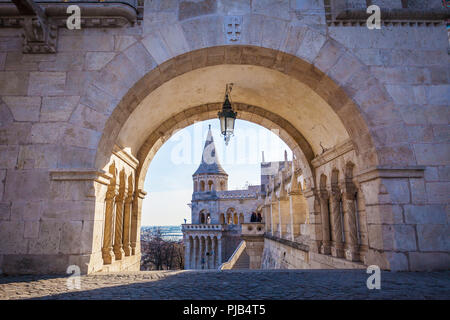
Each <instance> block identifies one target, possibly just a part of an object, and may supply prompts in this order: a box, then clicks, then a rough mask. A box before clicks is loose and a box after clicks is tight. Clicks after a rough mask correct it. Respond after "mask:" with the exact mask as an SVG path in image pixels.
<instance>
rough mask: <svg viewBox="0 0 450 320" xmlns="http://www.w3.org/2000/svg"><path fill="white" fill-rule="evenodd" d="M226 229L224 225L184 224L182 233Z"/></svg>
mask: <svg viewBox="0 0 450 320" xmlns="http://www.w3.org/2000/svg"><path fill="white" fill-rule="evenodd" d="M225 228H226V226H225V225H223V224H206V223H202V224H182V225H181V230H182V231H224V230H225Z"/></svg>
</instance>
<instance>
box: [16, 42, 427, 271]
mask: <svg viewBox="0 0 450 320" xmlns="http://www.w3.org/2000/svg"><path fill="white" fill-rule="evenodd" d="M132 48H133V50H134V56H135V57H140V55H141V54H144V55H145V54H148V53H144V52H145V50H146V49H145V48H144V47H143V46H142V44H141V43H136V44H135V45H133V47H132ZM129 50H131V48H130V49H129ZM144 60H145V59H144ZM220 70H222V71H223V70H231V71H230V72H231V74H229V75H228V76H234V78H236V77H242V78H241V80H242V82H241V83H245V76H247V77H248V76H251V75H254V76H255V79H258V80H259V81H261V80H262V79H266V78H265V76H266V75H268V76H269V78H271V77H274V78H273V79H276V81H275V82H276V83H286V84H287V85H286V88H287V89H286V90H285V91H284V98H286V99H289V97H292V96H295V95H296V92H297V91H296V88H298V89H299V90H298V92H301V93H302V94H304V96H307V97H309V99H310V100H307V99H303V97H301V96H299V97H298V98H299V99H298V101H294V103H290V104H289V103H281V104H278V102H285V101H282V98H280V97H275V98H278V100H277V99H275V98H273V97H270V95H269V93H270V90H266V89H267V88H264V86H261V84H260V83H258V82H256V84H255V86H254V87H252V88H245V90H242V91H241V92H239V91H238V94H237V97H238V98H237V101H235V102H237V105H238V107H239V108H242V112H241V114H242V115H243V118H245V117H248V118H247V119H249V120H250V121H254V122H256V123H260V124H262V125H265V126H271V125H273V124H275V125H277V126H278V127H280V128H281V129H283V130H284V132H285V136H284V138H285V141H287V142H289V143H290V144H291V145H293V146H294V147H293V150H294V151H295V152H296V153H297V154H298V159H299V160H301V161H300V165H303V168H304V171H308V170H309V171H310V172H311V174H310V177H309V179H308V183H307V190H308V192H309V191H310V192H311V193H310V198H314V197H315V196H316V195H315V192H316V191H315V189H316V181H315V180H316V178H315V177H314V176H315V174H314V170H313V169H312V168H311V164H312V165H314V163H313V160H314V158H317V156H318V155H321V153H324V152H325V151H326V150H325V149H324V147H323V145H322V144H321V143H322V142H325V143H327V142H331V143H330V144H329V145H327V146H326V147H327V149H329V150H330V149H331V151H333V149H334V148H335V147H336V146H338V145H339V146H340V145H342V144H344V147H345V148H350V149H352V150H354V154H355V158H354V159H353V160H354V162H355V163H356V164H357V166H358V174H363V173H364V170H368V171H367V172H368V174H369V176H370V177H369V178H367V177H365V178H367V180H364V181H361V184H362V183H363V182H368V183H366V186H361V188H362V189H363V190H364V188H366V189H367V192H366V194H367V195H371V196H372V192H373V191H372V190H379V189H380V188H383V187H385V186H384V185H383V182H382V180H381V178H380V172H379V169H377V167H376V166H380V165H396V164H399V163H402V164H403V163H404V158H402V157H395V156H394V157H392V156H391V154H392V148H390V147H388V146H387V145H386V143H385V141H382V140H380V139H379V138H377V139H374V132H377V130H379V129H378V126H380V125H386V124H389V123H390V121H391V120H392V117H391V116H392V115H396V114H397V111H396V110H395V109H394V105H393V103H392V99H391V98H390V96H389V95H388V93H387V91H386V90H385V89H384V87H383V86H382V85H380V84H379V83H378V80H376V79H375V78H373V77H372V76H371V75H370V73H369V72H368V69H367V67H366V66H364V64H362V63H361V62H360V61H359V60H358V59H357V58H355V57H354V56H353V55H351V54H350V53H348V52H347V50H345V48H344V47H343V46H342V45H341V44H339V43H338V42H336V41H335V40H332V39H327V40H326V41H325V42H324V44H323V46H322V47H321V49H320V50H318V51H317V52H316V54H315V56H314V58H311V59H306V60H304V59H300V58H299V57H296V56H294V55H291V54H289V53H286V52H282V51H278V50H274V49H269V48H262V47H255V46H248V45H237V46H218V47H209V48H204V49H199V50H194V51H189V52H186V53H183V54H181V55H179V56H176V57H174V58H172V59H170V60H167V61H165V62H163V63H161V64H159V65H158V66H157V65H155V64H152V63H150V64H144V65H143V66H142V69H139V68H138V69H137V65H136V62H131V61H130V59H129V58H127V56H126V55H125V54H122V53H121V54H118V55H117V56H116V57H115V58H114V59H113V60H112V61H111V62H110V63H109V64H107V65H106V66H105V67H104V68H103V69H102V70H100V71H99V72H98V74H97V76H95V77H94V78H93V79H92V81H91V82H90V84H88V85H86V91H85V92H84V96H83V97H82V98H81V99H80V102H81V103H83V104H85V105H86V106H87V107H89V108H91V109H93V110H98V111H100V110H102V112H103V113H105V114H107V115H108V117H107V120H106V121H105V123H104V127H103V130H102V132H101V136H100V135H95V136H93V137H90V138H89V139H90V140H89V143H90V145H92V146H95V147H94V148H95V160H93V161H92V162H89V161H91V159H88V160H86V162H85V163H84V168H74V167H71V168H61V169H58V170H54V171H52V172H51V179H52V182H51V189H52V190H55V191H54V195H53V196H54V197H68V198H70V199H72V198H73V196H72V195H71V194H68V195H67V194H64V190H69V189H70V190H74V189H77V188H78V189H80V193H83V194H84V196H82V197H79V198H77V197H75V199H74V200H75V201H78V199H81V198H83V197H85V198H86V199H89V202H88V204H89V205H87V206H86V208H85V209H84V210H85V212H87V214H88V215H89V212H91V213H92V212H93V216H91V217H90V218H91V219H92V220H91V221H90V222H89V227H85V226H84V225H83V229H82V231H81V233H79V235H78V236H79V237H81V238H83V239H87V240H85V241H86V244H85V247H84V248H83V252H82V254H80V253H72V252H71V251H70V250H69V251H70V252H71V253H67V254H65V256H64V257H63V258H62V259H61V266H63V265H64V266H66V265H67V261H72V262H73V263H77V264H79V265H83V272H92V271H95V270H98V269H99V268H102V266H103V262H102V257H101V254H100V247H101V245H100V244H101V241H102V240H101V239H102V235H101V234H102V229H103V220H102V219H103V218H102V216H103V214H104V207H105V205H104V201H105V195H106V190H107V188H108V186H110V181H111V176H110V175H109V174H108V173H107V168H108V166H109V165H110V163H111V157H112V156H114V157H116V158H117V157H118V158H120V159H122V160H123V161H124V163H126V164H127V166H128V167H129V168H128V169H129V170H131V171H135V174H134V176H135V177H136V178H135V181H136V185H135V186H134V187H135V188H134V190H135V194H134V199H133V201H134V202H133V203H134V205H133V218H132V222H131V224H132V225H133V226H134V231H133V230H132V231H131V236H132V238H134V241H135V243H136V242H137V243H138V240H139V235H138V232H137V228H138V227H139V225H140V221H139V215H140V211H141V200H142V198H143V196H144V195H145V192H144V191H143V190H142V188H140V186H141V185H142V181H143V177H144V176H145V172H146V169H147V167H148V163H149V162H150V161H151V158H152V156H153V154H154V152H156V150H157V149H158V148H159V146H160V145H161V144H162V143H163V142H164V139H165V138H166V137H168V135H170V132H171V130H172V129H173V128H177V127H178V128H182V127H185V126H186V125H187V124H188V123H189V121H195V120H198V119H199V117H200V118H202V117H203V119H207V118H212V117H215V115H216V112H217V107H218V105H217V104H218V103H219V101H220V100H221V92H220V91H217V88H218V87H220V88H221V87H223V84H224V83H225V82H226V80H225V79H222V82H223V84H222V85H220V86H217V84H218V82H213V84H215V85H216V87H213V88H212V89H214V90H212V91H211V94H209V95H206V96H205V97H206V100H201V99H200V100H199V99H197V100H196V95H195V94H192V93H193V92H192V91H188V92H187V93H182V94H181V97H185V98H186V100H185V101H178V102H179V103H175V104H167V105H165V106H164V107H165V108H167V110H169V111H168V112H161V113H160V114H159V116H157V117H151V118H148V117H147V118H146V117H140V115H142V114H140V113H139V112H140V111H139V110H141V112H142V110H144V111H145V110H152V104H151V99H152V98H154V97H155V96H157V95H158V94H159V95H160V96H159V98H161V99H164V97H165V98H167V97H168V96H169V95H170V93H171V94H173V93H174V92H175V91H173V88H174V87H176V86H177V82H178V81H179V80H180V79H181V81H183V79H185V78H187V79H189V76H191V75H193V74H196V75H199V74H201V73H209V75H211V74H212V75H213V74H217V75H219V74H221V73H220V72H218V71H220ZM199 78H201V77H199ZM232 78H233V77H232ZM205 79H208V77H206V78H205ZM205 79H203V81H204V82H203V84H205V85H206V84H207V82H205ZM231 80H233V79H231ZM184 81H186V80H184ZM185 83H188V82H185ZM190 83H191V85H194V84H195V82H192V81H191V82H190ZM258 85H259V86H258ZM178 88H180V87H178ZM237 88H239V86H237ZM280 88H281V87H280ZM171 90H172V91H171ZM220 90H222V89H220ZM181 91H182V90H181ZM168 93H169V95H168ZM246 93H249V94H246ZM262 93H264V94H262ZM152 95H153V96H152ZM188 98H192V99H191V100H189V99H188ZM197 98H198V95H197ZM269 98H270V99H269ZM240 99H242V100H240ZM148 100H150V103H148ZM173 102H176V101H171V103H173ZM297 102H298V103H299V104H297V105H296V104H295V103H297ZM302 103H303V104H302ZM271 104H272V107H270V105H271ZM273 104H275V105H276V107H277V108H276V109H275V107H274V106H273ZM300 107H302V108H303V109H301V110H303V111H308V108H309V110H316V111H317V110H318V114H319V115H320V116H318V117H314V116H313V113H309V114H308V113H305V114H304V119H301V117H298V116H297V117H294V116H293V115H295V113H296V112H298V110H300V109H298V108H300ZM205 108H206V110H205ZM274 109H275V110H274ZM175 111H176V112H175ZM135 118H139V119H140V121H145V120H150V121H151V122H147V124H148V123H151V125H152V128H150V129H148V130H143V131H139V132H138V134H136V133H134V134H135V136H136V137H137V138H136V139H126V138H130V135H127V134H126V133H127V132H128V133H129V132H130V131H129V130H128V131H127V130H126V128H132V127H133V125H134V124H137V123H139V122H136V121H135ZM394 118H395V117H394ZM324 119H326V121H324ZM308 121H310V122H311V123H312V124H313V127H314V125H317V126H320V125H322V126H323V127H324V129H323V130H322V132H320V131H314V129H313V128H307V127H306V126H302V123H303V124H306V123H307V122H308ZM324 124H325V125H324ZM327 126H329V127H330V128H331V129H330V130H329V131H327V130H326V129H327V128H326V127H327ZM141 127H142V126H141ZM124 128H125V129H124ZM144 128H146V127H145V126H144ZM383 130H386V127H383ZM65 134H66V135H70V134H71V133H70V132H68V131H67V132H65ZM124 137H125V140H124ZM322 138H323V140H324V141H322V140H321V139H322ZM121 139H122V140H121ZM124 141H125V144H124V143H121V142H124ZM289 143H288V144H289ZM128 144H130V145H132V147H131V148H130V147H129V146H128ZM121 148H124V149H121ZM321 148H322V150H321ZM127 149H128V150H127ZM331 151H330V152H331ZM347 151H348V150H347ZM333 152H334V151H333ZM338 153H339V152H338ZM339 155H341V154H338V156H339ZM327 161H328V160H327V156H323V157H319V160H317V161H316V163H318V164H317V165H319V166H320V165H323V164H324V163H326V162H327ZM374 170H375V171H374ZM408 170H409V169H408ZM408 170H406V172H401V173H398V172H395V174H394V175H393V176H392V175H390V176H389V178H395V177H401V178H407V179H409V178H410V177H412V178H415V177H421V175H420V173H417V170H415V169H412V170H409V171H408ZM419 171H420V170H419ZM369 184H370V186H369V187H368V185H369ZM389 187H390V188H391V189H390V190H387V192H388V193H389V192H393V189H392V188H394V189H395V186H394V185H389ZM369 189H371V190H369ZM72 192H73V191H72ZM83 199H84V198H83ZM368 200H369V201H366V203H368V204H370V205H372V215H373V217H376V216H377V215H380V214H382V209H381V208H382V207H381V206H379V205H380V203H379V199H378V197H377V196H375V197H371V198H369V199H368ZM312 201H313V202H314V201H315V200H314V199H313V200H312ZM76 205H78V204H77V203H74V206H76ZM309 207H310V214H313V215H315V214H316V213H315V212H314V210H315V209H313V208H315V206H314V205H310V206H309ZM313 224H314V225H313V229H315V230H317V232H316V235H317V238H315V239H314V240H313V241H316V242H317V243H316V244H315V248H316V249H317V248H318V244H319V242H320V241H321V239H320V232H319V231H318V230H319V229H320V227H319V226H320V223H318V222H317V221H315V223H314V222H313ZM67 232H68V233H70V232H72V231H70V230H67ZM399 232H400V233H401V230H400V231H399ZM389 233H390V234H389V235H388V234H386V231H384V230H382V227H381V229H377V230H375V231H374V235H375V237H376V238H379V237H385V236H387V237H390V236H391V234H392V233H394V234H395V230H394V231H393V232H391V231H389ZM385 234H386V235H385ZM74 245H75V244H71V245H69V246H74ZM383 249H384V246H383V245H382V246H381V247H377V248H376V250H374V251H373V254H374V257H373V258H370V259H369V260H368V263H369V262H370V261H377V262H378V261H379V264H380V265H382V266H384V267H385V268H390V267H391V264H390V263H391V260H392V259H394V260H395V259H396V255H395V254H393V253H392V252H387V253H385V252H384V250H383ZM138 254H139V250H137V251H136V255H138ZM18 259H19V261H21V260H20V259H21V258H20V257H18ZM38 260H39V259H38ZM18 263H19V264H20V263H21V262H18ZM394 263H397V262H395V261H394ZM397 264H398V263H397ZM30 265H33V266H35V265H36V264H34V263H33V262H31V263H30ZM400 265H401V266H400V267H398V268H399V269H402V268H404V264H403V262H400ZM11 266H12V267H11V268H12V269H14V268H19V267H17V264H14V263H12V264H11ZM32 268H34V267H32ZM54 268H55V269H52V270H63V268H62V267H59V266H55V267H54ZM119 268H121V267H120V266H119ZM406 268H407V267H406ZM47 272H48V271H47Z"/></svg>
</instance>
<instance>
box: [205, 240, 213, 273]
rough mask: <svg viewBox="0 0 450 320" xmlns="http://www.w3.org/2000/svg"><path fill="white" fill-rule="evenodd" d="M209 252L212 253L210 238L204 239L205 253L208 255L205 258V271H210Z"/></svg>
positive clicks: (210, 256)
mask: <svg viewBox="0 0 450 320" xmlns="http://www.w3.org/2000/svg"><path fill="white" fill-rule="evenodd" d="M211 251H212V242H211V236H208V237H206V252H207V253H208V255H207V256H206V268H207V269H212V266H213V265H212V261H211V258H212V255H211Z"/></svg>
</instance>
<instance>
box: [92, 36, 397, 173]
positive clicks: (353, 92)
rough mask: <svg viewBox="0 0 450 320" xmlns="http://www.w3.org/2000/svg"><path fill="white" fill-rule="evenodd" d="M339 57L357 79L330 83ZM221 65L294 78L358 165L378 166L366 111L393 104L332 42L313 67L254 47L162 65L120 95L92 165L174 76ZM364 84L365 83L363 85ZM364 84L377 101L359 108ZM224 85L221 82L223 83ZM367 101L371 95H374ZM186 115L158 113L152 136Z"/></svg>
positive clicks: (203, 52)
mask: <svg viewBox="0 0 450 320" xmlns="http://www.w3.org/2000/svg"><path fill="white" fill-rule="evenodd" d="M342 55H346V56H347V57H346V58H347V59H339V61H342V62H341V63H342V64H344V63H345V64H347V63H348V61H349V60H350V61H352V65H354V66H360V70H358V74H357V75H356V74H355V76H354V77H350V78H349V77H348V76H347V77H336V78H335V79H334V80H333V79H332V78H331V76H332V75H333V72H332V70H328V68H330V67H331V65H334V67H333V70H335V69H340V68H345V67H346V66H344V65H342V66H339V61H337V62H336V60H337V58H336V57H337V56H339V57H340V56H342ZM116 60H117V61H116ZM120 62H121V61H120V59H115V60H113V61H112V62H111V63H110V65H109V66H107V67H106V68H105V70H104V71H103V72H102V74H103V77H104V78H108V76H107V74H109V73H111V71H109V70H116V69H117V68H119V67H118V66H113V65H112V64H114V63H120ZM224 65H227V66H230V65H243V66H254V67H255V68H262V69H265V70H270V72H271V73H278V74H280V75H282V76H281V77H283V76H284V77H287V78H288V79H295V80H296V82H297V84H298V85H299V86H301V87H303V88H304V89H306V90H309V92H310V93H312V94H314V95H315V96H316V97H319V98H320V99H321V100H322V101H323V103H324V104H326V105H327V106H328V107H329V108H330V109H331V110H332V111H333V113H335V115H336V118H335V119H338V120H339V121H338V122H340V123H342V126H343V128H345V131H346V133H347V134H348V136H349V137H350V139H351V140H352V141H353V143H354V146H355V149H356V150H357V153H358V156H359V158H360V160H361V163H362V164H364V166H365V167H371V166H374V165H377V164H379V157H377V152H376V150H377V147H379V148H381V147H382V146H381V145H378V146H377V144H376V140H375V141H374V140H373V138H372V135H371V133H370V130H369V128H370V125H371V124H373V123H372V122H371V121H370V119H368V118H369V116H368V115H367V114H366V112H365V111H364V108H367V104H368V103H371V105H372V106H373V105H375V104H378V105H379V104H382V103H383V102H389V101H390V100H391V99H390V97H389V96H388V94H387V92H386V91H385V90H384V89H383V90H382V89H380V90H377V89H379V86H377V82H378V81H377V80H375V79H373V78H372V77H371V75H370V73H369V72H368V70H367V69H365V68H364V66H363V65H362V64H361V63H360V62H359V61H358V60H357V59H356V58H355V57H352V56H351V55H350V54H349V53H347V52H345V50H344V48H343V47H342V46H340V45H339V44H338V43H337V42H336V41H334V40H328V42H327V43H326V44H325V45H324V46H323V47H322V50H321V52H320V53H319V56H318V57H317V58H316V60H315V64H314V65H313V64H311V63H308V62H306V61H304V60H302V59H300V58H298V57H295V56H293V55H290V54H287V53H283V52H280V51H277V50H273V49H268V48H261V47H253V46H221V47H212V48H205V49H200V50H195V51H191V52H188V53H185V54H182V55H180V56H177V57H175V58H173V59H171V60H169V61H166V62H164V63H162V64H161V65H159V66H158V67H156V68H154V69H153V70H152V71H150V72H148V73H147V74H145V76H144V77H142V78H141V79H139V80H138V81H137V82H135V83H134V85H133V86H132V87H131V88H130V90H128V91H127V92H126V93H125V94H124V95H123V97H122V99H121V100H120V102H119V103H118V104H117V106H116V107H115V108H114V110H113V111H112V114H111V116H110V117H109V118H108V120H107V122H106V125H105V129H104V130H103V132H102V137H101V139H100V141H99V144H98V145H99V147H98V152H97V155H96V160H95V166H96V167H97V168H99V169H103V168H104V167H105V165H106V164H107V163H108V161H109V156H110V154H111V152H112V150H113V147H114V144H115V143H116V142H117V140H118V139H117V138H118V137H119V134H120V132H121V130H122V128H123V127H124V126H125V125H126V122H127V121H129V119H130V117H132V114H133V112H134V111H135V110H136V108H138V106H140V105H142V103H143V101H144V100H145V99H151V97H150V96H151V94H152V93H153V92H156V94H158V89H160V90H164V89H161V88H162V87H163V86H164V85H165V84H167V83H169V82H170V81H176V78H177V77H181V76H186V75H187V74H188V73H190V72H196V71H198V72H201V70H202V69H207V68H210V67H220V66H224ZM319 67H320V68H321V69H323V70H325V71H328V73H329V75H328V74H326V73H325V72H323V71H322V70H320V68H319ZM119 69H120V68H119ZM114 73H115V74H114V78H117V74H116V72H114ZM361 73H364V75H361ZM364 79H369V80H366V81H364ZM367 81H370V82H369V83H370V84H371V85H372V91H373V90H375V91H377V92H373V94H376V95H377V98H376V101H370V99H366V100H364V103H363V104H362V106H361V105H358V104H357V103H355V101H354V100H353V99H352V98H356V99H355V100H358V99H357V98H358V97H357V94H366V95H367V94H368V93H367V92H368V90H369V89H368V86H369V83H368V82H367ZM223 82H224V83H225V82H226V81H223ZM122 85H123V86H125V87H126V84H124V83H123V84H122ZM102 86H103V88H102V89H103V90H104V91H106V92H116V93H117V86H118V84H117V82H116V81H114V82H106V83H104V84H103V85H102ZM105 86H106V87H105ZM113 86H115V87H113ZM223 87H224V86H221V88H220V89H221V91H219V92H215V96H216V98H215V99H214V100H215V101H207V102H206V104H213V103H218V102H219V101H220V100H219V99H220V98H221V95H222V94H223V93H222V91H223ZM373 88H375V89H373ZM168 90H169V89H168ZM189 93H192V92H189ZM236 95H237V98H235V100H237V102H241V103H247V102H248V101H240V100H239V92H237V94H236ZM370 96H372V94H371V95H370ZM148 97H150V98H148ZM217 100H219V101H217ZM367 100H369V101H367ZM185 102H186V101H185ZM192 103H193V102H192ZM196 104H199V103H196ZM202 104H205V101H203V103H202ZM164 107H167V106H164ZM193 107H194V106H189V105H188V106H185V107H182V106H180V105H177V106H176V108H177V109H178V111H179V110H180V108H185V110H183V111H187V110H188V109H190V111H189V112H191V113H192V114H191V115H193V114H195V113H196V110H195V109H194V108H193ZM363 107H364V108H363ZM385 108H391V109H392V108H393V106H392V105H390V104H389V103H387V104H386V105H385V106H384V110H385ZM291 110H292V109H291ZM385 111H386V110H385ZM189 112H185V113H184V114H183V113H180V112H177V113H178V116H179V117H178V118H177V117H175V116H176V115H177V113H175V114H162V115H161V118H159V119H154V118H153V119H152V122H153V123H155V125H157V127H156V128H155V130H154V132H155V134H158V133H159V132H165V131H167V130H166V129H165V127H163V123H164V122H165V121H168V122H169V123H171V124H172V125H175V124H177V123H182V122H183V121H185V120H186V117H188V116H189ZM286 118H287V117H286V115H285V116H284V117H282V119H283V120H284V121H286ZM167 124H168V123H165V124H164V125H165V126H167ZM297 129H298V128H297ZM299 131H300V130H299ZM300 132H301V131H300ZM141 139H142V138H141ZM314 149H316V151H318V150H320V149H319V147H318V143H316V145H315V146H313V150H314ZM133 151H135V150H133ZM133 151H132V153H133Z"/></svg>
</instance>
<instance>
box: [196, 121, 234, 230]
mask: <svg viewBox="0 0 450 320" xmlns="http://www.w3.org/2000/svg"><path fill="white" fill-rule="evenodd" d="M192 179H193V182H194V195H193V198H198V197H200V198H202V199H203V198H204V199H205V200H206V198H210V200H216V198H217V196H216V192H217V191H226V190H228V174H227V173H226V172H225V170H224V169H223V168H222V166H221V165H220V163H219V159H218V157H217V153H216V146H215V145H214V139H213V136H212V132H211V125H210V126H209V129H208V135H207V137H206V141H205V146H204V147H203V154H202V161H201V163H200V166H199V167H198V169H197V170H196V171H195V172H194V174H193V175H192ZM193 209H194V210H192V222H193V223H207V222H208V221H207V220H208V216H207V215H206V214H205V215H204V216H203V217H202V216H201V215H199V214H198V212H197V210H195V208H193ZM211 209H212V208H211ZM208 211H209V212H208V214H209V217H210V218H209V219H210V223H211V222H212V223H218V222H219V216H218V214H217V212H216V211H215V210H208Z"/></svg>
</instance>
